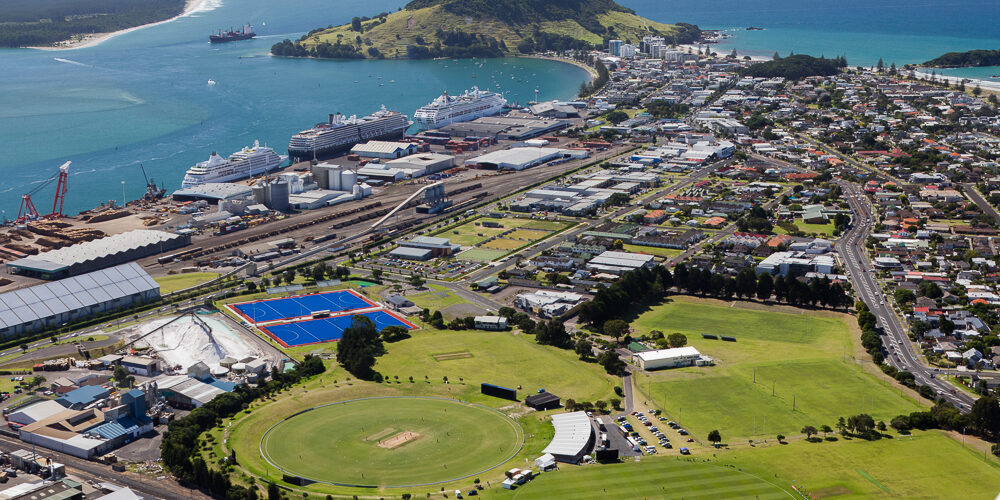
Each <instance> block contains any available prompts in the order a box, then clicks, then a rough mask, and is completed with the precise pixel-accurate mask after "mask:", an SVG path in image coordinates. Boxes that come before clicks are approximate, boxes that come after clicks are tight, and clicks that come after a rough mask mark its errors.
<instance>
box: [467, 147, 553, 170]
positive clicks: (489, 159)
mask: <svg viewBox="0 0 1000 500" xmlns="http://www.w3.org/2000/svg"><path fill="white" fill-rule="evenodd" d="M564 153H565V151H563V150H562V149H558V148H532V147H527V148H512V149H501V150H499V151H493V152H492V153H486V154H484V155H481V156H477V157H475V158H470V159H468V160H466V161H465V164H466V165H475V164H489V165H496V166H497V167H498V168H512V169H515V170H521V169H524V168H528V167H533V166H535V165H538V164H540V163H544V162H546V161H549V160H552V159H554V158H558V157H560V156H562V155H563V154H564Z"/></svg>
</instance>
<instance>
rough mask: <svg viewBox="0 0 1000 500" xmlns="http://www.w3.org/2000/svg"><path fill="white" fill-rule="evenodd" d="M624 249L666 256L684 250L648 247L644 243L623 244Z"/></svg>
mask: <svg viewBox="0 0 1000 500" xmlns="http://www.w3.org/2000/svg"><path fill="white" fill-rule="evenodd" d="M622 250H624V251H626V252H635V253H646V254H649V255H656V256H657V257H666V258H671V257H674V256H677V255H680V254H681V252H683V250H677V249H676V248H660V247H647V246H642V245H623V246H622Z"/></svg>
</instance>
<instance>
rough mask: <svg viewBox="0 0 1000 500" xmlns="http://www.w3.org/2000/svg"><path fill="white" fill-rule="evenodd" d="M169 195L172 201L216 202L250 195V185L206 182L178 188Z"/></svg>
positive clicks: (239, 198)
mask: <svg viewBox="0 0 1000 500" xmlns="http://www.w3.org/2000/svg"><path fill="white" fill-rule="evenodd" d="M170 196H171V197H172V198H173V199H174V201H197V200H205V201H208V202H209V203H218V202H220V201H226V200H241V199H243V198H246V197H248V196H250V186H247V185H245V184H236V183H234V182H207V183H205V184H198V185H197V186H191V187H189V188H184V189H178V190H177V191H174V192H173V194H171V195H170Z"/></svg>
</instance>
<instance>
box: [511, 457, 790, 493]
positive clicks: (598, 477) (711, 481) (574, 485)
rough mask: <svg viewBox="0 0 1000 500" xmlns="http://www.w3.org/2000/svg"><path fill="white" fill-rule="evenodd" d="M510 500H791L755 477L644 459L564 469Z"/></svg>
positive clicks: (679, 461) (709, 466)
mask: <svg viewBox="0 0 1000 500" xmlns="http://www.w3.org/2000/svg"><path fill="white" fill-rule="evenodd" d="M512 498H514V499H515V500H532V499H536V498H538V499H543V498H544V499H549V498H574V499H582V498H617V499H640V498H684V499H689V498H702V499H715V498H727V499H729V498H749V499H758V500H764V499H779V498H786V499H787V498H795V497H794V496H792V494H791V493H789V492H787V491H785V490H783V489H782V488H780V487H778V486H776V485H774V484H771V483H769V482H767V481H765V480H763V479H761V478H759V477H757V476H754V475H751V474H748V473H745V472H741V471H738V470H736V469H734V468H729V467H721V466H719V465H714V464H706V463H696V462H691V461H688V460H685V459H674V458H665V457H664V458H659V457H643V459H642V461H641V462H639V463H635V462H632V463H623V464H615V465H602V466H599V467H594V466H587V467H566V468H565V470H560V471H557V472H551V473H545V474H542V476H541V477H539V478H538V479H535V480H534V481H532V482H531V483H529V484H527V485H525V486H522V487H521V488H518V489H517V490H516V491H515V492H514V495H513V496H512Z"/></svg>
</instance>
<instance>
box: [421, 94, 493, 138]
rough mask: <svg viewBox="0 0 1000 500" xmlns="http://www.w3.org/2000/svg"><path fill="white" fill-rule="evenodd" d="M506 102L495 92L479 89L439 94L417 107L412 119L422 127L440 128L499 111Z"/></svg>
mask: <svg viewBox="0 0 1000 500" xmlns="http://www.w3.org/2000/svg"><path fill="white" fill-rule="evenodd" d="M506 104H507V99H504V97H503V96H502V95H500V94H498V93H496V92H488V91H485V90H479V87H472V90H467V91H465V93H464V94H462V95H459V96H450V95H448V93H447V92H445V93H444V94H441V95H440V96H439V97H438V98H437V99H434V101H432V102H431V103H430V104H428V105H426V106H423V107H421V108H420V109H417V111H416V113H414V114H413V121H415V122H416V123H417V125H418V126H419V127H420V128H422V129H432V128H440V127H444V126H445V125H449V124H452V123H458V122H465V121H469V120H475V119H476V118H480V117H483V116H491V115H495V114H497V113H499V112H500V111H501V110H502V109H503V107H504V106H505V105H506Z"/></svg>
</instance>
